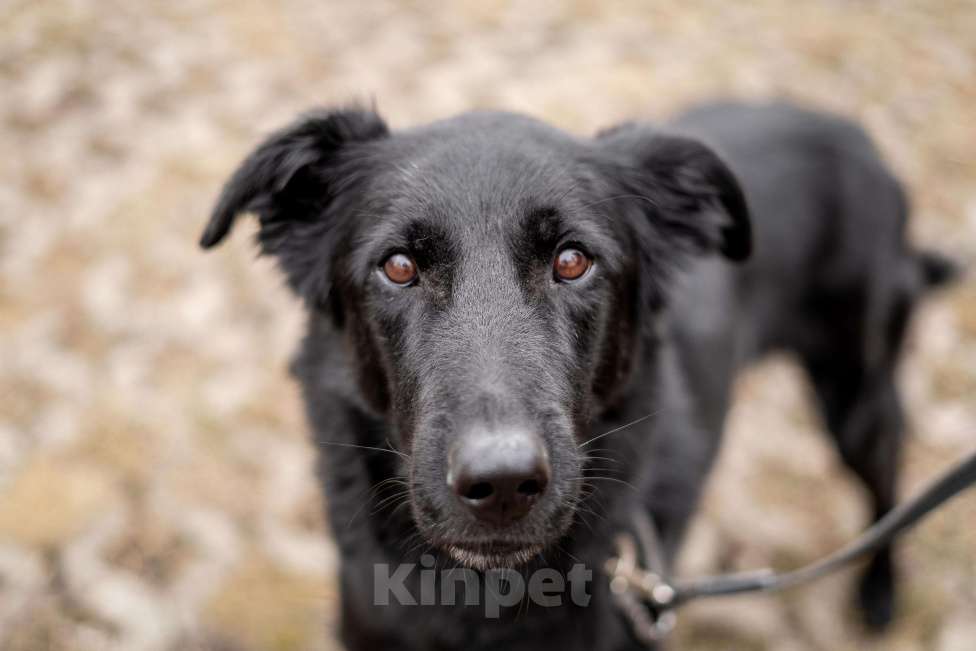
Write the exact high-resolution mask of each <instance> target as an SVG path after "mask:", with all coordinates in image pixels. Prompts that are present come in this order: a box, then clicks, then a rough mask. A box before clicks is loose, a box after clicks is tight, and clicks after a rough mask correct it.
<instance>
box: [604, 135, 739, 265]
mask: <svg viewBox="0 0 976 651" xmlns="http://www.w3.org/2000/svg"><path fill="white" fill-rule="evenodd" d="M597 142H598V143H601V144H602V145H604V146H606V147H608V148H610V150H611V151H612V152H614V154H615V158H617V160H623V161H624V162H625V163H624V165H623V166H622V168H620V169H618V171H617V174H618V175H619V176H621V177H623V178H621V179H620V181H622V182H623V183H624V185H625V191H627V192H632V193H633V194H634V195H637V196H639V197H640V198H641V199H642V200H644V202H645V204H646V208H647V210H648V211H651V212H652V213H653V214H652V215H649V217H651V219H652V221H653V223H654V226H655V227H656V228H657V229H658V231H659V232H660V235H661V236H662V237H664V238H666V239H668V240H670V241H671V242H670V243H671V244H672V245H673V246H677V247H679V248H681V249H685V250H687V249H690V250H691V252H698V253H701V252H708V251H719V252H721V253H722V254H723V255H724V256H725V257H726V258H728V259H730V260H734V261H740V260H745V259H746V258H748V257H749V254H750V253H751V252H752V229H751V226H750V220H749V208H748V204H747V203H746V198H745V194H744V193H743V191H742V187H741V186H740V185H739V180H738V179H737V178H736V176H735V174H734V173H733V172H732V170H731V169H730V168H729V166H728V165H727V164H726V163H725V161H723V160H722V159H721V158H720V157H719V156H718V154H716V153H715V152H714V151H713V150H712V149H710V148H709V147H707V146H706V145H705V144H703V143H702V142H699V141H698V140H695V139H694V138H689V137H685V136H680V135H671V134H665V133H661V132H659V131H656V130H654V129H652V128H650V127H645V126H641V125H635V124H628V125H623V126H621V127H617V128H614V129H610V130H608V131H605V132H602V133H600V134H598V135H597Z"/></svg>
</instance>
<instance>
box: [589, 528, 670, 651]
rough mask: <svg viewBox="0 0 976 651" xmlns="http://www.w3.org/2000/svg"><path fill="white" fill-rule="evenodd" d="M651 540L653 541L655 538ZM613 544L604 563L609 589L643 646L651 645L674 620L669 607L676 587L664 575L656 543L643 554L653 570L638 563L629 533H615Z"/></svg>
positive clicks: (666, 630) (664, 634)
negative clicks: (615, 549)
mask: <svg viewBox="0 0 976 651" xmlns="http://www.w3.org/2000/svg"><path fill="white" fill-rule="evenodd" d="M651 535H653V531H652V532H651ZM642 537H643V536H642ZM651 540H652V541H654V542H656V537H655V538H653V539H651ZM616 546H617V555H616V556H613V557H611V558H609V559H607V562H606V563H605V565H604V569H605V570H606V572H607V575H608V576H609V577H610V592H611V594H612V595H613V598H614V599H615V600H616V602H617V606H618V608H619V609H620V611H621V613H623V615H624V617H625V618H626V619H627V620H628V622H629V623H630V626H631V630H632V631H633V633H634V636H635V637H636V638H637V639H638V640H639V641H640V642H641V643H642V644H644V645H645V646H648V647H651V646H654V644H655V643H657V642H660V641H661V640H663V639H664V638H666V637H667V636H668V634H669V633H670V632H671V631H672V630H674V626H675V624H676V623H677V619H678V617H677V614H676V613H675V612H674V610H672V609H671V605H672V604H673V602H674V598H675V595H676V592H675V589H674V587H673V586H672V585H671V584H670V583H669V582H668V581H667V580H666V579H665V578H664V576H663V565H660V564H659V560H660V559H659V555H658V554H657V550H656V544H653V543H652V544H651V545H645V556H647V562H648V564H649V565H651V566H652V567H653V569H644V568H643V567H641V566H640V564H639V563H638V551H637V543H636V541H635V540H634V538H633V537H632V536H631V535H629V534H621V535H619V536H617V538H616Z"/></svg>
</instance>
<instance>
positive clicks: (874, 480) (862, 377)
mask: <svg viewBox="0 0 976 651" xmlns="http://www.w3.org/2000/svg"><path fill="white" fill-rule="evenodd" d="M851 360H852V357H849V356H846V355H837V356H833V355H831V356H819V358H818V359H817V360H816V361H814V360H811V359H808V360H807V368H808V370H809V371H810V375H811V377H812V379H813V383H814V386H815V388H816V391H817V394H818V397H819V399H820V407H821V410H822V412H823V415H824V419H825V420H826V424H827V427H828V429H829V430H830V433H831V434H832V436H833V438H834V441H835V443H836V445H837V448H838V451H839V452H840V455H841V458H842V459H843V460H844V463H845V464H847V466H848V467H850V468H851V470H853V471H854V472H855V473H856V474H857V475H858V477H860V479H861V480H862V481H863V482H864V484H865V486H866V487H867V489H868V491H869V492H870V495H871V499H872V502H873V504H872V506H873V511H874V513H873V515H874V518H875V520H877V519H878V518H880V517H882V516H883V515H884V514H885V513H887V512H888V511H889V510H890V509H891V508H892V507H893V506H894V505H895V499H896V494H895V492H896V485H897V479H898V466H899V460H900V450H901V441H902V434H903V430H904V420H903V413H902V408H901V401H900V399H899V396H898V391H897V389H896V387H895V383H894V372H893V367H892V365H890V364H887V365H885V367H884V368H883V369H881V370H878V371H875V372H874V373H870V374H868V372H867V371H866V369H865V367H864V366H863V365H860V364H855V363H851ZM894 581H895V570H894V567H893V563H892V559H891V548H890V547H887V548H885V549H883V550H882V551H880V552H878V553H877V554H876V555H875V556H874V558H873V559H872V560H871V563H870V565H869V566H868V568H867V571H866V572H865V574H864V575H863V577H862V579H861V583H860V593H859V598H860V605H861V608H862V610H863V614H864V619H865V622H866V623H867V624H868V626H870V627H871V628H873V629H875V630H881V629H884V628H885V627H886V626H887V625H888V624H889V623H890V621H891V618H892V615H893V612H894V602H895V586H894Z"/></svg>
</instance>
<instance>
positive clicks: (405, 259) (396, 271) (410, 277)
mask: <svg viewBox="0 0 976 651" xmlns="http://www.w3.org/2000/svg"><path fill="white" fill-rule="evenodd" d="M383 273H385V274H386V277H387V278H389V279H390V282H393V283H396V284H397V285H409V284H410V283H412V282H413V281H414V280H416V279H417V264H416V263H415V262H414V261H413V260H411V259H410V257H409V256H406V255H404V254H402V253H394V254H393V255H391V256H390V257H389V258H387V259H386V262H384V263H383Z"/></svg>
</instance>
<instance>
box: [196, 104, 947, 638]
mask: <svg viewBox="0 0 976 651" xmlns="http://www.w3.org/2000/svg"><path fill="white" fill-rule="evenodd" d="M712 146H714V147H715V150H713V149H711V147H712ZM715 151H718V152H720V154H716V153H715ZM726 161H728V163H726ZM733 170H734V172H733ZM242 211H252V212H255V213H257V215H258V217H259V219H260V229H259V233H258V238H259V241H260V243H261V246H262V249H263V251H264V252H266V253H268V254H270V255H273V256H275V257H276V258H277V260H278V262H279V264H280V266H281V268H282V269H283V271H284V273H285V275H286V277H287V278H288V281H289V284H290V286H291V287H292V288H293V289H294V291H296V292H297V293H298V294H299V295H300V296H302V297H303V298H304V299H305V301H306V304H307V305H308V330H307V335H306V337H305V340H304V342H303V344H302V347H301V349H300V352H299V354H298V356H297V358H296V360H295V363H294V367H293V370H294V374H295V376H296V377H297V378H298V379H299V381H300V382H301V384H302V388H303V391H304V396H305V401H306V405H307V409H308V415H309V420H310V422H311V426H312V430H313V434H314V438H315V441H316V443H317V444H318V448H319V451H320V457H319V468H320V473H321V480H322V483H323V490H324V493H325V495H326V498H327V500H328V505H329V506H328V512H329V519H330V523H331V525H332V528H333V532H334V534H335V537H336V540H337V542H338V545H339V549H340V551H341V555H342V575H341V582H342V601H343V612H342V636H343V640H344V642H345V643H346V645H347V646H348V647H349V648H350V649H465V650H466V651H473V650H475V649H501V648H504V649H537V648H550V647H552V648H561V649H600V650H608V651H609V650H618V649H636V648H639V647H638V646H637V644H636V642H635V641H634V640H633V638H632V636H631V634H630V631H629V629H628V627H627V625H626V623H625V622H624V621H623V620H622V618H621V617H620V615H619V614H618V612H617V611H616V610H615V608H614V607H613V605H612V603H611V600H610V598H609V594H608V590H607V585H606V580H605V577H603V576H602V575H601V572H602V570H601V568H602V565H603V562H604V561H605V559H606V558H607V556H608V555H609V554H610V553H611V549H612V547H611V545H612V542H611V541H612V538H613V535H614V534H615V533H616V532H617V531H619V530H622V529H626V528H628V526H629V522H630V514H631V513H633V511H634V510H635V509H638V508H641V509H647V510H649V511H650V513H651V514H652V515H653V517H654V521H655V523H656V524H657V526H658V528H659V529H660V533H661V536H662V539H663V540H664V543H665V546H666V548H667V549H666V551H667V555H668V557H669V558H672V557H673V555H674V553H675V551H676V550H677V548H678V545H679V543H680V541H681V538H682V534H683V532H684V529H685V527H686V525H687V523H688V520H689V518H690V516H691V514H692V512H693V510H694V508H695V504H696V501H697V499H698V495H699V492H700V490H701V485H702V482H703V480H704V477H705V475H706V473H707V471H708V469H709V466H710V465H711V463H712V460H713V458H714V456H715V452H716V450H717V447H718V442H719V438H720V434H721V431H722V425H723V420H724V416H725V412H726V408H727V405H728V401H729V389H730V386H731V382H732V379H733V377H734V375H735V373H736V371H737V370H738V369H740V368H741V367H742V366H743V365H745V364H747V363H749V362H750V361H752V360H754V359H756V358H758V357H760V356H761V355H763V354H765V353H766V352H768V351H772V350H777V349H786V350H790V351H794V352H795V353H796V354H797V355H798V356H799V358H800V359H801V360H802V361H803V363H804V364H805V365H806V367H807V369H808V370H809V371H810V375H811V378H812V380H813V382H814V385H815V386H816V389H817V393H818V396H819V399H820V403H821V406H822V408H823V413H824V418H825V422H826V424H827V426H828V428H829V429H830V431H831V433H832V434H833V436H834V438H835V440H836V442H837V444H838V448H839V450H840V453H841V455H842V457H843V459H844V460H845V461H846V462H847V463H848V465H850V467H851V468H852V469H853V470H854V471H855V472H856V473H857V474H858V475H860V476H861V478H862V479H863V480H864V481H865V483H866V485H867V487H868V489H869V490H870V491H871V495H872V497H873V501H874V509H875V513H876V515H881V514H882V513H884V512H885V511H887V510H888V509H889V508H891V506H892V504H893V502H894V499H895V495H894V487H895V478H896V472H897V462H898V450H899V443H900V439H901V436H902V416H901V412H900V405H899V399H898V394H897V391H896V388H895V386H894V381H893V378H894V368H895V365H896V363H897V360H898V353H899V347H900V344H901V341H902V338H903V335H904V331H905V327H906V323H907V320H908V318H909V315H910V314H911V311H912V309H913V307H914V305H915V303H916V301H917V299H918V298H919V297H920V296H921V295H922V293H923V290H924V289H925V288H926V287H927V286H931V285H934V284H939V283H942V282H944V281H946V280H947V279H948V278H949V277H950V276H951V275H952V271H951V268H952V267H951V264H950V263H949V262H948V261H945V260H944V259H943V258H941V257H938V256H936V255H935V254H928V253H919V252H916V251H914V250H913V249H912V248H911V247H910V245H909V244H908V243H907V242H906V239H905V220H906V216H907V204H906V201H905V198H904V196H903V192H902V190H901V188H900V186H899V184H898V182H897V181H896V180H895V179H894V178H893V177H892V176H891V174H890V173H889V172H888V171H887V169H886V168H885V167H884V165H883V164H882V163H881V162H880V159H879V157H878V155H877V152H876V151H875V148H874V147H873V145H872V144H871V143H870V142H869V141H868V139H867V137H866V136H865V135H864V133H863V132H862V131H861V130H860V129H858V128H857V127H856V126H854V125H852V124H850V123H848V122H846V121H843V120H840V119H836V118H833V117H829V116H824V115H822V114H817V113H812V112H806V111H803V110H800V109H796V108H792V107H788V106H784V105H775V106H767V107H747V106H742V105H713V106H709V107H703V108H701V109H698V110H695V111H692V112H690V113H688V114H686V115H685V116H683V117H682V118H680V119H679V120H677V121H676V122H675V123H674V124H673V125H671V126H670V127H669V128H668V129H663V130H662V129H658V128H654V127H651V126H649V125H643V124H626V125H622V126H620V127H616V128H614V129H611V130H608V131H606V132H604V133H601V134H600V135H598V136H597V137H596V138H594V139H582V138H575V137H573V136H570V135H567V134H565V133H563V132H561V131H558V130H556V129H553V128H551V127H549V126H546V125H545V124H543V123H540V122H538V121H535V120H532V119H529V118H526V117H522V116H518V115H512V114H505V113H472V114H466V115H462V116H460V117H457V118H453V119H450V120H447V121H443V122H438V123H435V124H432V125H429V126H425V127H420V128H416V129H411V130H406V131H401V132H395V133H391V132H389V131H388V129H387V128H386V126H385V125H384V124H383V122H382V120H381V119H380V118H379V117H378V116H376V115H375V114H374V113H372V112H371V111H365V110H355V109H352V110H344V111H323V112H318V113H314V114H312V115H310V116H307V117H305V118H303V119H301V120H299V121H298V122H297V123H296V124H294V125H292V126H291V127H289V128H287V129H285V130H284V131H281V132H279V133H277V134H274V135H272V136H271V137H270V138H269V139H268V140H267V141H266V142H265V143H264V144H263V145H261V146H260V147H259V148H258V149H257V150H256V151H255V152H254V153H253V154H252V155H251V156H250V157H249V158H248V159H247V160H246V161H245V162H244V163H243V165H242V166H241V168H240V169H239V170H238V171H237V172H236V173H235V174H234V176H233V177H232V178H231V180H230V181H229V182H228V184H227V186H226V187H225V189H224V192H223V194H222V196H221V198H220V200H219V202H218V206H217V208H216V210H215V212H214V215H213V217H212V219H211V222H210V224H209V226H208V227H207V229H206V232H205V233H204V236H203V239H202V244H203V245H204V246H206V247H210V246H213V245H215V244H217V243H219V242H220V240H221V239H222V238H223V237H224V236H225V235H226V234H227V233H228V231H229V230H230V228H231V226H232V223H233V220H234V217H235V216H236V215H237V214H238V213H239V212H242ZM750 213H751V215H752V218H751V220H750ZM567 245H569V246H572V247H575V248H578V249H581V250H583V251H584V252H585V253H587V254H588V255H590V256H591V257H592V258H593V260H594V267H593V269H592V270H591V271H590V273H589V274H587V275H586V276H584V277H583V278H582V279H581V280H579V281H577V282H575V283H572V284H565V283H560V282H557V280H556V279H555V278H554V276H553V273H552V260H553V256H554V255H555V254H556V253H557V252H558V251H559V250H560V249H561V247H564V246H567ZM750 252H752V253H753V255H752V257H751V258H750V259H749V260H748V262H745V263H743V264H739V265H735V264H730V262H729V261H733V262H742V261H743V260H746V259H747V258H749V255H750ZM393 253H406V254H408V255H410V256H411V257H412V258H413V259H414V260H415V261H416V263H417V265H418V267H419V269H420V276H419V280H418V281H417V282H416V283H415V284H414V285H412V286H409V287H399V286H394V285H393V284H392V283H390V282H388V281H386V280H385V279H384V277H383V275H382V273H381V271H380V269H381V267H382V264H383V261H384V260H385V259H386V258H387V257H388V256H389V255H391V254H393ZM648 415H651V416H650V417H647V416H648ZM645 417H647V418H645ZM642 418H643V420H640V419H642ZM634 421H638V422H636V423H635V424H632V425H630V426H628V427H624V428H622V429H620V430H619V431H616V432H614V433H613V434H610V435H607V436H605V437H604V438H602V439H600V440H599V441H596V442H594V443H593V444H592V445H590V444H586V442H587V441H588V440H590V439H591V438H592V437H594V436H598V435H600V434H603V433H605V432H609V431H611V430H614V429H615V428H619V427H621V426H623V425H626V424H628V423H633V422H634ZM474 423H478V424H480V425H482V426H485V427H488V428H492V427H508V426H513V425H517V426H519V427H527V428H531V429H532V431H534V432H536V433H537V434H538V435H539V436H540V437H542V439H543V440H544V442H545V447H546V451H547V453H548V456H549V460H550V462H551V464H552V479H551V486H550V488H549V490H547V491H546V493H545V494H544V495H543V497H542V498H541V499H540V501H539V502H538V503H537V504H536V506H535V507H534V508H533V509H532V511H531V512H530V513H529V514H528V515H527V516H525V517H524V518H523V519H522V520H519V521H518V522H516V523H515V524H514V525H511V526H509V527H508V528H506V529H504V530H493V529H490V528H488V527H487V526H486V525H484V524H483V523H480V522H478V521H476V520H475V519H473V518H472V517H471V516H470V515H469V514H468V513H467V512H466V511H464V510H463V508H461V507H459V505H458V504H457V502H458V500H457V499H455V497H454V496H453V495H452V494H451V493H450V491H449V490H447V486H446V483H447V482H446V480H445V473H446V469H445V468H446V465H447V460H446V459H447V449H448V446H449V445H450V443H451V441H452V439H453V438H454V437H456V436H457V435H458V433H459V432H461V431H463V430H465V429H469V428H470V427H471V426H472V425H473V424H474ZM355 446H367V447H368V448H369V449H365V448H363V447H355ZM489 542H490V544H491V545H495V546H496V548H495V550H496V551H497V550H498V549H500V548H499V547H497V546H498V545H505V546H506V548H507V547H508V546H513V547H518V546H524V545H528V546H538V547H542V548H544V551H543V552H542V553H541V554H538V555H537V556H536V557H535V558H534V559H533V560H531V561H530V562H529V563H528V565H527V566H525V567H523V568H522V570H523V571H525V572H527V571H529V570H530V569H533V568H538V567H540V566H551V567H555V568H561V569H564V570H565V569H567V568H568V567H569V565H570V564H571V563H574V562H577V561H581V562H584V563H586V564H587V565H588V566H589V567H590V568H593V569H594V570H595V572H596V574H597V576H596V577H595V578H594V580H593V582H592V583H591V584H590V585H589V590H590V592H591V594H592V601H591V602H590V604H589V605H588V606H587V607H585V608H584V607H580V606H573V605H565V606H562V607H558V608H544V607H540V606H533V605H531V604H522V605H520V606H519V607H517V608H509V609H505V610H503V612H502V616H501V617H500V618H498V619H486V618H485V616H484V611H483V609H482V608H479V607H470V606H454V607H448V606H423V607H416V606H415V607H410V606H375V605H373V604H374V595H373V593H372V592H373V571H374V565H375V564H377V563H388V564H393V565H395V564H397V563H400V562H411V561H412V562H417V560H418V559H419V557H420V556H421V554H422V553H430V554H432V555H433V556H434V557H435V559H436V561H437V563H438V564H439V565H447V566H451V565H452V564H453V563H454V562H455V560H454V559H452V558H451V557H450V556H449V555H448V554H446V553H445V551H444V550H445V549H449V548H450V547H451V545H453V544H454V543H465V544H471V545H478V544H482V543H484V544H488V543H489ZM498 554H501V555H504V554H503V553H502V552H500V551H499V552H498ZM456 556H457V555H456V554H455V557H456ZM513 558H514V557H513ZM461 560H464V559H463V558H462V559H461ZM892 572H893V570H892V567H891V560H890V554H889V553H888V552H885V553H882V554H879V555H878V556H877V557H876V559H875V560H874V561H873V563H872V565H871V567H870V568H869V570H868V573H867V575H866V576H865V579H864V582H863V583H862V589H861V597H862V604H863V606H864V607H865V612H866V615H867V618H868V620H869V621H870V622H871V623H872V624H875V625H878V626H883V625H884V624H885V623H887V621H888V620H889V619H890V617H891V610H892V605H893V601H892V600H893V595H894V592H893V590H894V586H893V574H892ZM414 579H416V575H414Z"/></svg>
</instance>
